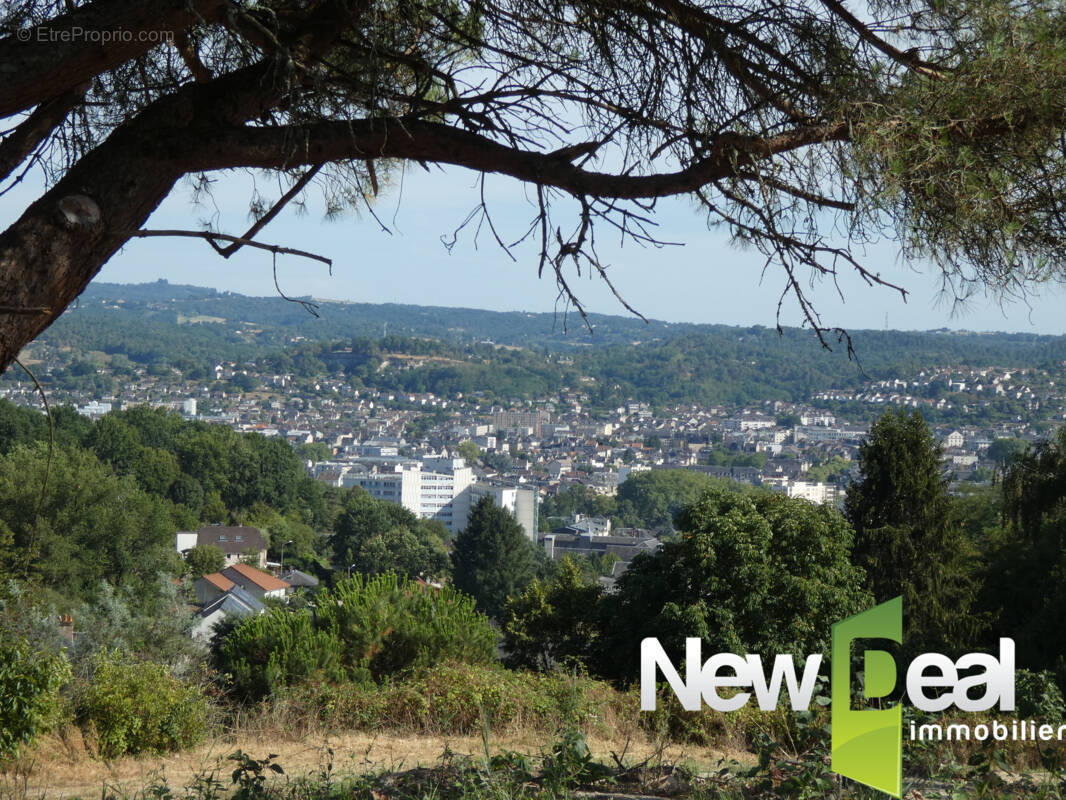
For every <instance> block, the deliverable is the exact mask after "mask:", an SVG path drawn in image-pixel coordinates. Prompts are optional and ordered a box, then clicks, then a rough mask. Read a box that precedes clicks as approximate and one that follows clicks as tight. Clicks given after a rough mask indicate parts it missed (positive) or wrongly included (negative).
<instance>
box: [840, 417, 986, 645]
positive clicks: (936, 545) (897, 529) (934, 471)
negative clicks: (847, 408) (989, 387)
mask: <svg viewBox="0 0 1066 800" xmlns="http://www.w3.org/2000/svg"><path fill="white" fill-rule="evenodd" d="M858 466H859V474H860V477H859V480H858V481H857V482H855V483H853V484H852V485H851V486H850V487H849V489H848V493H847V497H846V499H845V502H844V513H845V515H846V516H847V518H848V520H849V521H850V522H851V524H852V526H853V527H854V528H855V549H854V551H853V558H854V561H855V563H856V564H857V565H859V566H860V567H862V568H863V569H864V570H865V572H866V586H867V588H868V589H869V590H870V592H871V593H872V594H873V596H874V599H875V600H876V601H877V602H879V603H880V602H884V601H885V600H888V599H890V598H893V597H896V596H897V595H902V596H903V607H904V609H905V611H904V613H905V614H906V616H907V639H906V647H907V649H908V650H909V651H913V652H926V651H928V650H939V651H949V652H950V651H954V650H958V649H959V648H962V647H965V646H967V645H969V644H971V643H972V641H973V637H974V636H975V634H976V633H977V626H976V620H975V619H974V617H973V615H972V614H971V608H970V607H971V605H972V603H973V597H974V591H975V586H974V583H973V580H972V576H971V571H972V568H973V563H972V557H973V553H972V550H971V548H970V547H969V546H968V544H967V541H966V539H965V537H963V535H962V532H961V531H960V529H959V527H958V525H957V523H956V519H955V517H954V515H953V513H952V504H951V497H950V495H949V494H948V480H947V477H946V476H945V470H944V465H943V463H942V461H941V446H940V443H939V441H938V440H937V438H936V436H935V435H934V434H933V432H932V431H931V430H930V429H929V426H928V425H927V424H926V422H925V419H924V418H923V417H922V415H921V413H919V412H917V411H916V412H914V413H908V412H907V411H906V410H902V409H901V410H899V411H890V412H888V413H886V414H885V415H884V416H882V417H881V418H880V419H878V420H877V421H876V422H875V423H874V425H873V427H872V428H871V429H870V434H869V436H868V437H867V438H866V439H865V441H864V442H863V443H862V444H861V445H860V446H859V453H858Z"/></svg>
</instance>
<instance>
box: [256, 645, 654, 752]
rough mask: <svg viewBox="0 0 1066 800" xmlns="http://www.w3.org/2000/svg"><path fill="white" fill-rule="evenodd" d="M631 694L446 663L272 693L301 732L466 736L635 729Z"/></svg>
mask: <svg viewBox="0 0 1066 800" xmlns="http://www.w3.org/2000/svg"><path fill="white" fill-rule="evenodd" d="M637 709H638V705H637V702H636V700H635V697H633V696H630V695H626V694H622V693H620V692H618V691H616V690H615V689H613V688H612V687H611V686H610V685H609V684H607V683H604V682H602V681H597V680H593V679H591V678H588V677H585V676H580V675H570V674H566V673H562V672H546V673H531V672H515V671H511V670H507V669H504V668H503V667H502V666H499V665H495V664H493V665H474V664H461V663H458V662H454V661H452V662H447V663H443V664H437V665H434V666H430V667H427V668H424V669H419V670H417V671H416V672H414V673H413V674H411V675H409V676H408V677H406V678H404V679H401V680H396V681H386V682H385V683H383V684H382V685H380V686H376V685H366V684H364V685H359V684H353V683H348V684H341V685H328V684H304V685H301V686H297V687H293V688H291V689H288V690H285V691H284V692H281V693H279V695H278V696H277V697H275V699H274V711H275V713H276V714H278V716H280V717H281V718H284V719H289V720H300V721H301V722H302V723H303V727H306V728H313V727H315V726H323V727H326V728H328V729H330V730H339V729H340V730H343V729H359V730H388V731H400V732H404V733H430V734H443V735H453V736H455V735H470V734H477V733H479V732H481V730H482V726H483V724H484V723H485V722H487V723H488V724H489V725H490V727H491V729H492V730H493V731H494V732H518V731H530V730H532V731H538V732H542V733H555V732H557V731H559V730H562V729H568V728H581V729H586V730H596V731H598V732H600V733H602V734H605V735H606V734H616V733H617V732H618V728H620V727H625V726H627V725H628V726H630V727H632V728H634V729H635V728H636V725H637V718H638V712H637Z"/></svg>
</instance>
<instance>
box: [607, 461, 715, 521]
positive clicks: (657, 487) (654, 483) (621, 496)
mask: <svg viewBox="0 0 1066 800" xmlns="http://www.w3.org/2000/svg"><path fill="white" fill-rule="evenodd" d="M722 485H723V482H722V481H720V480H718V479H716V478H712V477H710V476H709V475H701V474H700V473H698V472H691V471H689V470H686V469H653V470H648V471H645V472H636V473H634V474H632V475H630V476H629V477H628V478H627V479H626V480H625V481H624V482H623V483H622V484H621V485H620V486H619V487H618V495H617V504H618V515H619V517H620V518H621V522H622V524H623V525H626V526H630V527H636V528H654V529H659V530H667V531H671V530H673V529H674V515H675V514H676V513H677V512H678V511H680V510H681V509H682V508H684V507H685V506H688V505H691V504H692V503H695V502H696V501H697V500H699V498H700V496H701V495H702V494H703V493H704V492H705V491H707V490H708V489H711V488H714V487H717V486H722Z"/></svg>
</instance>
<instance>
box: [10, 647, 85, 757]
mask: <svg viewBox="0 0 1066 800" xmlns="http://www.w3.org/2000/svg"><path fill="white" fill-rule="evenodd" d="M69 678H70V667H69V665H68V664H67V660H66V659H65V658H64V657H63V656H62V655H60V654H59V653H42V652H38V651H36V650H34V648H33V647H32V646H31V645H30V643H29V642H28V641H26V639H24V638H22V637H16V636H12V635H5V634H3V633H2V632H0V759H4V758H8V757H10V756H13V755H14V754H15V753H16V751H17V750H18V748H19V746H20V745H24V744H30V743H31V742H33V740H34V739H35V738H36V737H37V736H38V735H39V734H41V733H44V732H45V731H47V730H49V729H51V728H52V727H54V726H55V724H56V723H57V722H58V721H59V718H60V716H61V713H60V700H59V690H60V688H62V686H63V684H65V683H66V682H67V680H68V679H69Z"/></svg>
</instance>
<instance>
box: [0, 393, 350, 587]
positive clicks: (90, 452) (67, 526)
mask: <svg viewBox="0 0 1066 800" xmlns="http://www.w3.org/2000/svg"><path fill="white" fill-rule="evenodd" d="M338 507H339V499H338V496H337V493H336V492H335V491H332V492H331V491H330V490H329V489H327V488H326V487H325V486H323V485H322V484H321V483H320V482H317V481H315V480H313V479H312V478H310V477H309V476H308V475H307V473H306V470H305V469H304V467H303V464H302V462H301V461H300V459H299V457H298V455H297V454H296V452H295V451H294V450H293V448H292V447H291V446H290V445H289V443H288V442H286V441H285V440H283V439H276V438H266V437H263V436H260V435H258V434H240V433H237V432H235V431H233V430H232V429H230V428H228V427H225V426H222V425H209V424H206V423H197V422H188V421H185V420H184V419H182V418H181V416H180V415H178V414H174V413H169V412H166V411H163V410H160V409H152V408H149V407H147V406H139V407H136V408H132V409H129V410H127V411H121V412H113V413H111V414H107V415H105V416H104V417H102V418H101V419H99V420H98V421H96V422H90V421H89V420H88V419H86V418H84V417H82V416H80V415H79V414H77V413H76V412H74V411H73V410H71V409H69V408H59V409H55V410H53V412H52V427H51V429H50V428H49V422H48V420H47V418H46V417H45V416H44V415H43V414H40V413H38V412H36V411H33V410H30V409H24V408H20V407H18V406H15V405H13V404H12V403H10V402H8V401H7V400H0V564H2V565H3V567H4V568H5V572H6V573H7V574H9V575H13V576H17V577H20V578H23V579H26V580H30V581H31V582H32V583H34V584H35V585H37V586H39V587H40V588H41V589H44V590H47V591H49V592H53V593H54V597H55V598H56V599H57V601H59V602H60V603H61V604H62V603H64V602H66V603H73V602H79V601H85V600H88V599H90V598H92V597H95V596H97V595H98V591H99V585H100V582H101V581H106V582H108V583H109V584H110V585H112V586H123V587H126V588H130V587H134V586H135V587H137V588H138V591H140V590H141V589H143V590H144V591H145V592H148V593H151V592H152V591H154V587H155V585H156V580H155V579H156V576H157V574H159V573H160V572H162V573H166V574H171V575H179V574H180V573H181V569H182V567H181V563H180V560H179V559H178V556H177V554H176V552H175V547H174V534H175V532H176V531H177V530H181V529H186V530H196V529H197V528H199V527H200V526H201V525H205V524H212V523H247V524H252V525H257V526H258V527H261V528H262V529H264V532H265V533H266V534H267V537H268V541H270V540H275V542H276V544H280V543H281V542H284V541H287V540H293V544H291V545H290V546H289V549H288V551H287V555H288V556H289V557H291V558H292V559H293V561H294V563H296V564H305V565H306V566H308V567H309V568H310V567H312V566H313V565H314V564H316V563H317V564H324V563H325V562H324V561H323V558H324V554H325V549H324V547H323V542H322V534H324V533H326V532H327V531H329V530H330V529H331V527H332V524H333V519H334V517H335V516H336V513H337V508H338ZM276 550H277V548H276V547H272V551H275V552H276Z"/></svg>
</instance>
